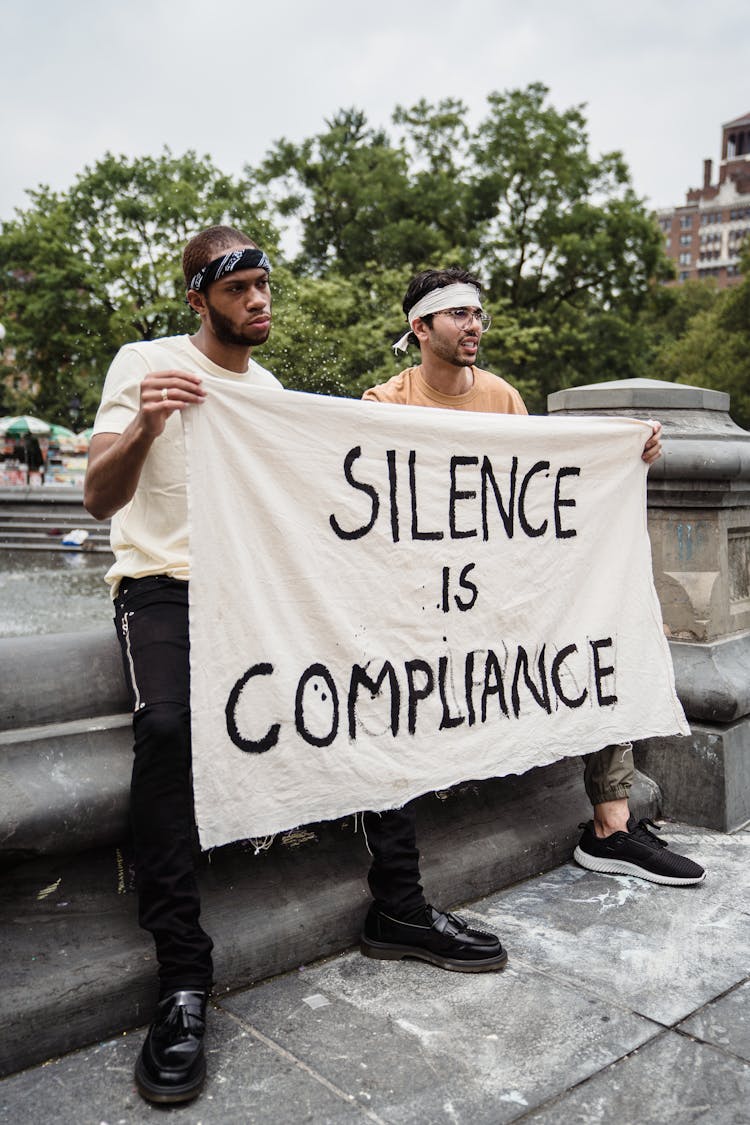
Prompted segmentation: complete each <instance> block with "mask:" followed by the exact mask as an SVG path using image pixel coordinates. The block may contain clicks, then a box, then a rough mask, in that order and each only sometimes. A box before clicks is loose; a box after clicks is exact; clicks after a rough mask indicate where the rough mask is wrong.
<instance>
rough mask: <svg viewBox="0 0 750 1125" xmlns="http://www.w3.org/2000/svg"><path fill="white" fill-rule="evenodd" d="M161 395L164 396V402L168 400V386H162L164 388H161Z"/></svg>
mask: <svg viewBox="0 0 750 1125" xmlns="http://www.w3.org/2000/svg"><path fill="white" fill-rule="evenodd" d="M161 397H162V398H163V400H164V402H166V401H167V399H168V398H169V391H168V390H167V388H166V387H162V389H161Z"/></svg>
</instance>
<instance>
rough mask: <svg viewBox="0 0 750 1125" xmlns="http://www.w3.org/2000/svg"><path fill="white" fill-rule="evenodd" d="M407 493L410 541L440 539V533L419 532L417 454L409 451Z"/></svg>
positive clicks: (411, 450)
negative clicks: (409, 515)
mask: <svg viewBox="0 0 750 1125" xmlns="http://www.w3.org/2000/svg"><path fill="white" fill-rule="evenodd" d="M409 492H410V494H411V537H412V539H442V538H443V532H442V531H420V530H419V526H418V525H419V519H418V512H417V454H416V450H414V449H410V450H409Z"/></svg>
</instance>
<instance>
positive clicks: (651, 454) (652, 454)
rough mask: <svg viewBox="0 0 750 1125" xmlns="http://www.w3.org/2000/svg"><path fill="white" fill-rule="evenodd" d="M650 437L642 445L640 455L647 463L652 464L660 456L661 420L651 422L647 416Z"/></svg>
mask: <svg viewBox="0 0 750 1125" xmlns="http://www.w3.org/2000/svg"><path fill="white" fill-rule="evenodd" d="M649 425H650V426H651V437H650V438H649V439H648V441H647V442H646V444H645V445H644V447H643V453H642V454H641V457H642V458H643V460H644V461H645V462H646V464H647V465H653V463H654V461H657V460H658V459H659V457H661V422H653V421H652V420H651V419H650V418H649Z"/></svg>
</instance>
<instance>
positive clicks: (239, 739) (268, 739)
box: [224, 664, 281, 754]
mask: <svg viewBox="0 0 750 1125" xmlns="http://www.w3.org/2000/svg"><path fill="white" fill-rule="evenodd" d="M272 673H273V664H253V666H252V668H248V670H247V672H245V675H244V676H242V677H241V679H239V680H238V681H237V683H236V684H235V685H234V687H233V688H232V690H231V691H230V693H229V699H228V700H227V705H226V707H225V708H224V714H225V715H226V721H227V734H228V735H229V737H230V738H231V740H232V742H233V743H234V745H235V746H237V747H239V749H240V750H244V751H245V753H247V754H265V752H266V750H270V749H271V747H273V746H275V745H276V743H277V742H278V741H279V731H280V729H281V724H280V723H274V724H273V726H271V727H269V728H268V730H267V731H266V733H265V734H264V736H263V738H246V737H245V736H244V735H242V734H240V731H239V727H238V726H237V704H238V703H239V701H240V696H241V695H242V691H243V689H244V687H245V685H246V684H247V683H249V681H250V680H251V679H253V677H254V676H270V675H272Z"/></svg>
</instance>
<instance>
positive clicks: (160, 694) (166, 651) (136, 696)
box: [115, 575, 213, 995]
mask: <svg viewBox="0 0 750 1125" xmlns="http://www.w3.org/2000/svg"><path fill="white" fill-rule="evenodd" d="M115 625H116V628H117V635H118V637H119V640H120V646H121V648H122V656H123V663H124V665H125V675H126V677H127V679H128V682H129V685H130V689H131V693H132V706H133V732H134V735H135V745H134V751H135V756H134V760H133V774H132V779H131V786H130V818H131V823H132V829H133V844H134V850H135V869H136V886H137V889H138V916H139V921H140V924H141V926H143V928H144V929H146V930H148V931H149V932H150V933H151V934H152V935H153V938H154V942H155V945H156V957H157V960H158V962H159V980H160V985H161V992H162V995H164V994H165V993H166V992H168V991H170V990H172V989H175V988H185V989H204V988H210V987H211V984H212V982H213V964H212V960H211V950H212V948H213V942H212V941H211V939H210V937H209V936H208V934H206V933H205V932H204V930H203V929H202V928H201V926H200V923H199V917H200V896H199V892H198V886H197V881H196V875H195V858H194V856H195V828H194V825H195V821H194V815H193V790H192V780H191V756H190V658H189V649H190V644H189V636H188V589H187V583H186V582H180V581H178V580H176V579H173V578H167V577H166V576H165V575H156V576H154V577H149V578H139V579H131V578H123V580H122V582H121V584H120V589H119V591H118V595H117V599H116V602H115Z"/></svg>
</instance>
